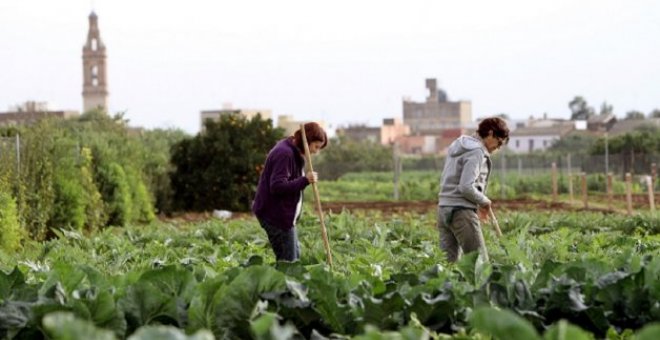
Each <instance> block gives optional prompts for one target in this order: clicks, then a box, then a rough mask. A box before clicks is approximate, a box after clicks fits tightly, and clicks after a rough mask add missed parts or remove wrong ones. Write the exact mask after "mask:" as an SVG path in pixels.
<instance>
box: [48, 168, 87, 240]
mask: <svg viewBox="0 0 660 340" xmlns="http://www.w3.org/2000/svg"><path fill="white" fill-rule="evenodd" d="M54 187H55V201H54V202H53V214H52V216H51V219H50V221H49V223H48V224H49V226H50V228H56V229H60V228H67V229H75V230H82V228H83V226H84V225H85V201H84V196H83V188H82V186H81V185H80V183H79V182H78V181H76V180H74V179H71V178H65V177H62V176H58V177H56V179H55V182H54Z"/></svg>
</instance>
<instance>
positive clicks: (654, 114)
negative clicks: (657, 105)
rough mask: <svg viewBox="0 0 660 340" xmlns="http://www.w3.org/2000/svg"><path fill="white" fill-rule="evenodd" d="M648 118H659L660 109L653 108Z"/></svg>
mask: <svg viewBox="0 0 660 340" xmlns="http://www.w3.org/2000/svg"><path fill="white" fill-rule="evenodd" d="M649 118H660V109H654V110H653V111H651V112H650V113H649Z"/></svg>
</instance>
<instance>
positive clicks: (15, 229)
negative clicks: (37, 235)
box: [0, 185, 24, 252]
mask: <svg viewBox="0 0 660 340" xmlns="http://www.w3.org/2000/svg"><path fill="white" fill-rule="evenodd" d="M3 187H4V185H0V248H1V249H2V250H4V251H8V252H11V251H14V250H17V249H18V248H19V247H20V245H21V240H22V239H23V236H24V235H23V234H24V233H23V230H22V229H21V225H20V224H19V223H18V211H17V209H16V201H15V200H14V198H13V197H12V196H11V195H10V194H9V193H8V192H7V191H5V190H4V189H3Z"/></svg>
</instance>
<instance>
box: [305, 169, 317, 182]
mask: <svg viewBox="0 0 660 340" xmlns="http://www.w3.org/2000/svg"><path fill="white" fill-rule="evenodd" d="M305 177H307V180H308V181H309V183H310V184H311V183H316V182H318V180H319V174H318V173H316V171H310V172H308V173H307V174H306V175H305Z"/></svg>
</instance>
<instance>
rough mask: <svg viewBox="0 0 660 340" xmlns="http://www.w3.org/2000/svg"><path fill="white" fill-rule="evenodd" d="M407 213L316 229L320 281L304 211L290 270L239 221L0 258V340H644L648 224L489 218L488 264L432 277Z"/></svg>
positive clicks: (375, 213)
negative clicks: (329, 255)
mask: <svg viewBox="0 0 660 340" xmlns="http://www.w3.org/2000/svg"><path fill="white" fill-rule="evenodd" d="M528 203H530V202H528ZM372 204H374V205H377V204H379V203H372ZM509 204H513V205H509V207H515V206H516V204H518V203H513V202H510V203H509ZM330 205H331V204H327V205H326V206H330ZM365 205H367V206H368V205H369V203H365ZM408 207H418V209H409V208H405V209H390V208H389V207H388V208H386V209H376V210H372V209H356V208H358V207H355V206H351V207H350V208H351V209H354V212H350V211H348V210H344V211H343V212H341V211H336V212H333V213H328V214H327V215H326V224H327V226H328V229H329V235H330V243H331V246H332V250H333V256H334V267H333V268H329V267H328V266H326V265H325V264H324V262H325V254H324V250H323V246H322V242H321V238H320V237H319V223H318V220H317V218H315V216H314V213H313V212H312V211H311V204H308V205H307V209H308V211H307V212H306V214H305V217H304V218H303V219H302V220H301V223H300V225H299V230H300V240H301V246H302V251H303V255H302V258H301V261H300V262H298V263H293V264H290V263H275V261H274V258H273V255H272V252H271V250H270V248H269V246H268V243H267V239H266V237H265V233H264V232H263V231H262V230H260V227H259V226H258V224H257V223H256V221H255V220H254V219H253V218H252V217H250V216H249V215H241V216H240V217H239V218H236V219H232V220H228V221H222V220H217V219H207V220H205V219H203V218H202V219H200V220H197V221H194V222H188V221H186V220H185V219H170V220H167V221H165V222H163V221H161V222H158V223H154V224H152V225H149V226H135V227H127V228H109V229H105V230H103V231H101V232H98V233H96V234H93V235H81V234H79V233H76V232H69V231H62V232H61V233H60V234H59V235H58V236H59V237H58V238H56V239H52V240H50V241H47V242H43V243H29V244H27V245H26V247H24V249H23V251H22V252H21V253H19V254H1V257H0V269H2V271H3V273H4V274H0V294H1V295H0V299H2V301H3V302H4V303H3V304H2V307H0V316H2V317H1V318H0V319H1V320H2V321H1V322H0V336H2V337H3V338H16V339H28V338H29V339H34V338H42V337H44V336H47V337H49V338H55V339H58V338H59V339H69V338H81V339H82V338H88V339H91V338H95V339H97V338H98V339H101V338H108V339H110V338H125V337H127V336H131V338H132V339H149V338H166V337H169V338H171V339H174V338H177V339H179V338H184V336H186V335H185V334H189V335H188V336H189V338H191V339H210V338H213V337H215V338H219V339H221V338H237V339H238V338H261V339H270V338H287V337H305V338H310V337H312V338H322V337H326V338H328V337H329V338H347V337H355V338H358V339H381V338H382V339H385V338H387V339H396V338H405V339H419V338H429V337H433V338H454V339H466V338H482V339H487V338H489V337H490V335H494V336H496V337H498V338H512V339H533V338H540V337H541V336H544V337H545V338H549V339H589V338H591V337H592V336H596V337H598V338H603V337H607V338H610V339H628V338H632V336H633V335H634V334H636V335H637V336H638V338H639V339H655V338H658V336H659V334H660V325H658V323H657V322H658V321H660V302H658V301H660V256H658V254H659V253H660V236H658V233H659V231H660V218H659V217H658V216H657V215H650V214H641V215H635V216H632V217H627V216H623V215H619V214H613V213H603V212H600V211H573V212H570V211H564V212H560V210H561V208H564V207H562V206H553V205H552V204H550V203H547V202H546V203H539V202H536V203H533V202H532V203H531V204H526V205H525V206H524V207H525V208H524V211H521V210H520V209H518V208H512V209H509V208H505V207H507V204H506V203H505V204H502V205H501V208H502V209H501V210H499V211H498V215H499V216H498V217H499V220H500V224H501V227H502V229H503V232H504V237H503V238H501V239H497V238H496V237H495V236H494V234H493V233H492V232H491V229H490V227H489V226H488V225H485V226H484V230H485V237H486V240H487V245H488V250H489V254H490V257H491V262H490V263H484V262H482V261H481V260H480V258H478V257H477V256H476V254H470V255H468V256H465V257H463V259H462V260H461V261H460V262H459V263H457V264H448V263H446V261H445V260H444V258H443V255H442V253H441V252H440V250H439V247H438V235H437V232H436V230H435V227H434V224H435V217H434V211H433V210H434V209H433V206H432V205H431V206H429V205H423V208H421V207H420V205H418V204H416V203H410V205H409V206H408ZM333 210H334V209H333ZM569 210H570V209H569ZM197 217H198V218H199V217H200V216H197ZM202 217H203V216H202ZM40 320H43V321H40ZM156 325H161V326H156ZM163 325H167V326H163Z"/></svg>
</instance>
